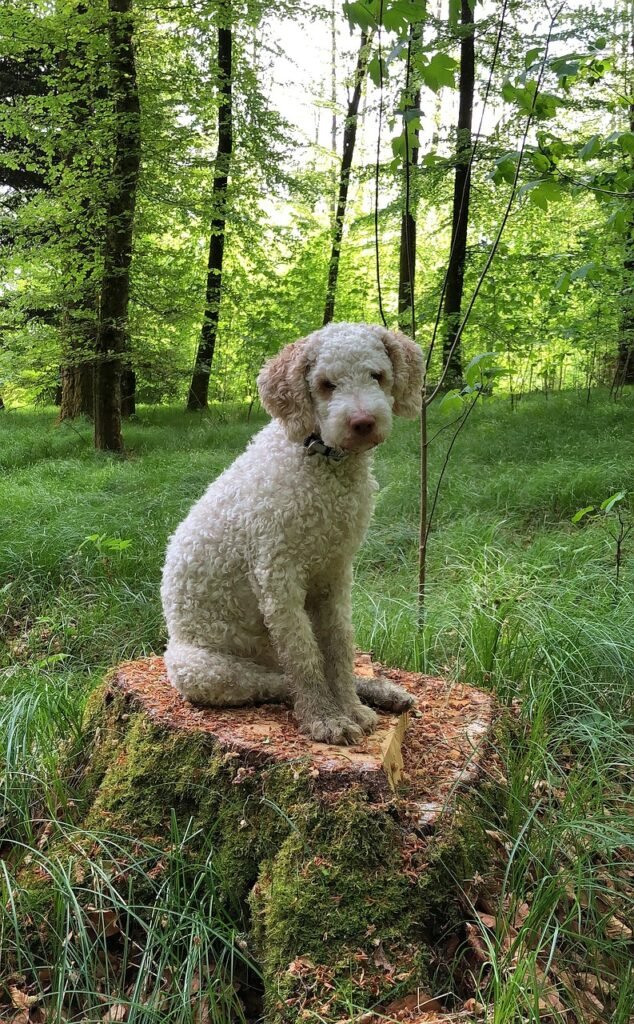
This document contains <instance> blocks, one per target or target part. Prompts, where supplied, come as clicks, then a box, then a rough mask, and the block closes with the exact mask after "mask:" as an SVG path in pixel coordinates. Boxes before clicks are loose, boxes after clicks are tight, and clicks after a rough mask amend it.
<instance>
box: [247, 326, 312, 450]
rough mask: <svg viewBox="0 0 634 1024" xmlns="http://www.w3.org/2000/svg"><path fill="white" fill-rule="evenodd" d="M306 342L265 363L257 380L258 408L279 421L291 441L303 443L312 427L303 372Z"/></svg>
mask: <svg viewBox="0 0 634 1024" xmlns="http://www.w3.org/2000/svg"><path fill="white" fill-rule="evenodd" d="M309 347H310V346H309V339H308V338H301V339H300V340H299V341H294V342H292V344H290V345H286V346H285V347H284V348H283V349H282V351H281V352H279V353H278V354H277V355H276V356H274V358H273V359H269V361H268V363H265V365H264V366H263V368H262V370H261V371H260V375H259V377H258V391H259V392H260V398H261V400H262V405H263V406H264V408H265V409H266V411H267V412H268V413H270V415H271V416H273V418H274V419H276V420H281V422H282V423H283V424H284V428H285V430H286V433H287V434H288V436H289V438H290V440H291V441H303V440H304V439H305V438H306V437H308V435H309V434H311V433H312V432H313V430H314V428H315V414H314V411H313V406H312V404H311V400H310V392H309V390H308V382H307V380H306V372H307V370H308V355H309Z"/></svg>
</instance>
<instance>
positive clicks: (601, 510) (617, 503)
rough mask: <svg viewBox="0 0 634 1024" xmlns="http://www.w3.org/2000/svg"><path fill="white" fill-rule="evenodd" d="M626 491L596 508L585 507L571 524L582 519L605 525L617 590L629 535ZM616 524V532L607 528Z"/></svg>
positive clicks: (629, 525) (619, 492) (629, 524)
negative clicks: (608, 535)
mask: <svg viewBox="0 0 634 1024" xmlns="http://www.w3.org/2000/svg"><path fill="white" fill-rule="evenodd" d="M626 498H627V491H617V492H616V494H612V495H610V497H609V498H606V499H605V501H602V502H601V504H600V505H599V506H598V508H597V507H596V506H595V505H586V506H585V508H580V509H579V511H578V512H575V514H574V516H573V517H572V520H571V522H573V523H580V522H581V521H582V520H583V519H586V518H592V519H594V520H596V521H598V522H601V523H603V524H604V525H605V527H606V529H607V530H608V533H609V534H610V536H611V537H612V538H613V540H614V543H615V553H614V565H615V569H616V586H617V588H618V586H619V583H620V580H621V566H622V564H623V543H624V541H625V539H626V538H627V536H628V534H629V533H631V530H632V525H634V524H632V523H631V522H630V510H629V508H628V506H627V504H626V503H625V502H626ZM616 522H618V528H617V529H616V532H614V531H613V530H611V529H610V528H609V525H608V524H613V523H616Z"/></svg>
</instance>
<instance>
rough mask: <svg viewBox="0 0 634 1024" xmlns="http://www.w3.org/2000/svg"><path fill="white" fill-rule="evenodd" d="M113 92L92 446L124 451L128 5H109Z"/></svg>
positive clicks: (134, 137) (111, 1) (130, 218)
mask: <svg viewBox="0 0 634 1024" xmlns="http://www.w3.org/2000/svg"><path fill="white" fill-rule="evenodd" d="M108 8H109V12H110V19H109V26H108V31H109V36H110V47H111V60H112V75H113V83H114V92H115V106H114V112H115V124H116V138H115V156H114V164H113V168H112V180H113V185H114V194H113V196H112V198H111V200H110V202H109V204H108V216H107V228H106V245H105V254H104V270H103V279H102V286H101V298H100V309H99V326H98V331H97V344H96V350H97V360H96V365H95V447H96V448H100V449H102V450H105V451H114V452H119V451H122V450H123V440H122V437H121V369H122V359H121V357H122V353H123V352H124V351H125V348H126V339H127V334H128V302H129V292H130V263H131V259H132V230H133V227H134V208H135V204H136V191H137V183H138V178H139V166H140V160H141V134H140V108H139V94H138V89H137V80H136V63H135V56H134V35H133V33H134V25H133V20H132V0H108Z"/></svg>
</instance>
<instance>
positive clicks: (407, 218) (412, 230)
mask: <svg viewBox="0 0 634 1024" xmlns="http://www.w3.org/2000/svg"><path fill="white" fill-rule="evenodd" d="M422 34H423V26H422V24H418V25H413V26H412V31H411V41H410V57H409V58H408V68H409V66H410V61H411V50H412V48H413V47H414V46H416V44H417V43H418V42H420V39H421V38H422ZM408 90H409V71H408V81H407V83H406V88H405V100H404V107H403V113H404V131H405V138H406V144H405V159H406V160H407V161H409V169H408V168H406V172H407V173H406V175H405V200H404V203H403V212H402V214H401V241H400V248H399V263H398V323H399V327H400V328H401V330H403V331H408V333H409V334H411V336H412V337H414V335H415V333H416V332H415V329H414V327H415V325H414V315H413V306H414V279H415V276H416V216H415V213H414V212H413V211H412V203H411V195H410V183H411V169H412V168H413V167H416V166H417V164H418V129H417V128H411V127H409V121H408V117H407V115H408V112H409V111H419V110H420V89H417V90H416V91H415V92H414V94H413V95H411V96H410V95H408ZM416 116H418V115H416ZM410 152H411V155H410Z"/></svg>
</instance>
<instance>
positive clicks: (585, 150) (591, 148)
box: [579, 135, 601, 160]
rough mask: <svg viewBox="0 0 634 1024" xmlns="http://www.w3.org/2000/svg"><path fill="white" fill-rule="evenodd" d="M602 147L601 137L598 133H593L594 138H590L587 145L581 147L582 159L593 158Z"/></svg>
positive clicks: (580, 154)
mask: <svg viewBox="0 0 634 1024" xmlns="http://www.w3.org/2000/svg"><path fill="white" fill-rule="evenodd" d="M600 149H601V139H600V138H599V136H598V135H593V136H592V138H590V139H588V141H587V142H586V143H585V145H583V146H582V147H581V149H580V150H579V156H580V157H581V159H582V160H592V158H593V157H594V156H596V155H597V153H598V152H599V151H600Z"/></svg>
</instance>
